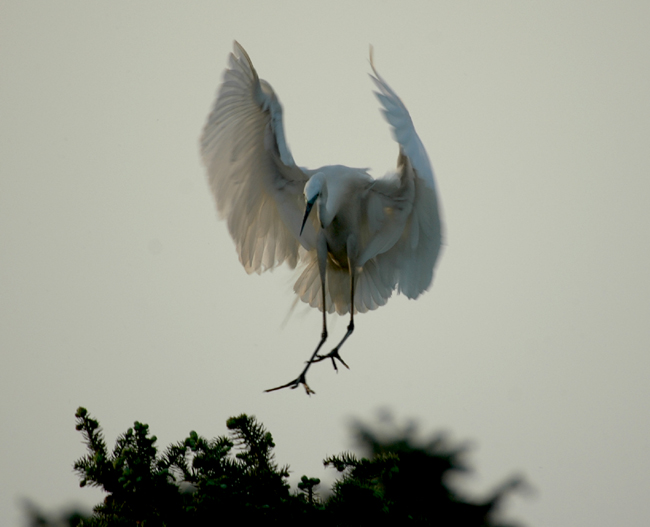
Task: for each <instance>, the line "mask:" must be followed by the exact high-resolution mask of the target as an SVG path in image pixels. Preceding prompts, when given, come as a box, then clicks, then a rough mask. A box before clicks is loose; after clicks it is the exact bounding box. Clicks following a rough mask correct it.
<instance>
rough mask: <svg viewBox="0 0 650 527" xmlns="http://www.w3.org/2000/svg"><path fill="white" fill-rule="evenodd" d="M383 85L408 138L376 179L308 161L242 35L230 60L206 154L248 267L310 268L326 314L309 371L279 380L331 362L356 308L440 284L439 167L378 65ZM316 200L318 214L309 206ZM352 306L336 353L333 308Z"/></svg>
mask: <svg viewBox="0 0 650 527" xmlns="http://www.w3.org/2000/svg"><path fill="white" fill-rule="evenodd" d="M370 65H371V67H372V71H373V73H374V75H371V78H372V80H373V81H374V83H375V86H376V87H377V90H378V92H376V93H375V95H376V96H377V98H378V99H379V102H380V103H381V105H382V106H383V109H382V111H383V114H384V116H385V118H386V120H387V121H388V122H389V124H390V125H391V127H392V132H393V137H394V139H395V140H396V141H397V143H398V145H399V154H398V158H397V168H396V170H394V171H392V172H390V173H388V174H387V175H386V176H384V177H383V178H381V179H374V178H373V177H372V176H370V175H369V174H368V173H367V172H366V170H364V169H359V168H350V167H346V166H341V165H332V166H324V167H321V168H318V169H315V170H312V169H307V168H301V167H298V166H297V165H296V164H295V162H294V160H293V157H292V155H291V152H290V151H289V148H288V146H287V142H286V139H285V134H284V126H283V121H282V106H281V105H280V101H279V100H278V97H277V96H276V94H275V92H274V91H273V89H272V88H271V85H270V84H269V83H268V82H266V81H264V80H262V79H260V78H259V77H258V75H257V72H256V71H255V68H254V67H253V64H252V62H251V60H250V58H249V56H248V54H247V53H246V51H245V50H244V48H243V47H242V46H241V45H239V43H237V42H235V43H234V52H233V53H231V54H230V57H229V67H228V69H227V70H226V71H225V73H224V79H223V84H222V85H221V87H220V88H219V91H218V94H217V99H216V102H215V104H214V108H213V110H212V112H211V113H210V116H209V117H208V121H207V123H206V125H205V128H204V130H203V135H202V137H201V153H202V156H203V161H204V163H205V166H206V168H207V174H208V179H209V181H210V186H211V188H212V191H213V192H214V197H215V199H216V204H217V209H218V212H219V215H220V217H221V218H225V219H226V220H227V223H228V230H229V231H230V234H231V236H232V238H233V240H234V241H235V244H236V246H237V251H238V253H239V259H240V261H241V263H242V265H243V266H244V268H245V269H246V271H247V272H248V273H252V272H256V273H261V272H263V271H266V270H268V269H272V268H274V267H276V266H278V265H280V264H282V263H285V262H286V263H287V264H288V265H289V267H291V268H295V267H296V266H300V269H299V275H298V279H297V280H296V283H295V285H294V291H295V292H296V294H297V295H298V296H299V298H300V299H301V300H302V301H303V302H306V303H308V304H309V305H310V306H312V307H316V308H318V309H320V310H321V311H322V312H323V330H322V334H321V338H320V341H319V342H318V345H317V347H316V350H315V351H314V352H313V353H312V355H311V357H310V359H309V361H308V362H307V365H306V366H305V368H304V369H303V370H302V372H301V373H300V375H299V376H298V377H297V378H296V379H294V380H292V381H291V382H288V383H287V384H284V385H282V386H278V387H277V388H272V389H271V390H267V391H273V390H279V389H281V388H288V387H291V388H296V387H298V386H299V385H300V384H302V385H303V386H304V388H305V390H306V391H307V393H308V394H310V393H314V392H313V391H312V390H311V388H310V387H309V385H308V384H307V379H306V375H307V370H308V369H309V367H310V366H311V365H312V364H313V363H314V362H319V361H321V360H324V359H327V358H329V359H331V360H332V364H333V365H334V368H335V369H337V367H336V361H337V360H338V361H340V362H341V363H342V364H343V365H345V366H346V367H347V364H345V362H344V361H343V359H341V357H340V355H339V350H340V348H341V346H342V345H343V343H344V342H345V341H346V340H347V339H348V337H349V336H350V335H351V334H352V332H353V330H354V313H355V311H357V312H360V313H364V312H366V311H368V310H372V309H376V308H377V307H379V306H382V305H384V304H385V303H386V302H387V300H388V298H389V297H390V296H391V294H392V293H393V291H394V290H395V289H397V291H398V292H400V293H403V294H404V295H406V296H407V297H408V298H417V297H418V296H419V295H420V294H421V293H422V292H424V291H425V290H426V289H428V288H429V286H430V285H431V281H432V279H433V269H434V266H435V264H436V260H437V259H438V255H439V253H440V247H441V222H440V214H439V210H438V199H437V196H436V185H435V182H434V178H433V170H432V169H431V164H430V163H429V158H428V156H427V153H426V151H425V149H424V146H423V145H422V142H421V141H420V138H419V137H418V135H417V133H416V132H415V128H414V127H413V122H412V121H411V117H410V115H409V113H408V111H407V110H406V107H405V106H404V104H403V103H402V101H401V100H400V98H399V97H398V96H397V95H396V94H395V92H394V91H393V90H392V89H391V88H390V87H389V86H388V84H387V83H386V82H385V81H384V80H383V79H382V77H381V76H380V75H379V74H378V73H377V70H376V69H375V66H374V64H373V60H372V53H371V56H370ZM312 208H313V209H315V211H316V214H310V212H311V211H312ZM334 311H336V312H337V313H338V314H339V315H344V314H346V313H350V323H349V325H348V327H347V332H346V333H345V336H344V337H343V339H342V340H341V341H340V342H339V343H338V345H337V346H336V347H335V348H334V349H332V351H330V352H329V353H328V354H326V355H320V354H319V351H320V349H321V347H322V346H323V344H324V343H325V340H326V339H327V322H326V314H327V313H328V312H330V313H332V312H334Z"/></svg>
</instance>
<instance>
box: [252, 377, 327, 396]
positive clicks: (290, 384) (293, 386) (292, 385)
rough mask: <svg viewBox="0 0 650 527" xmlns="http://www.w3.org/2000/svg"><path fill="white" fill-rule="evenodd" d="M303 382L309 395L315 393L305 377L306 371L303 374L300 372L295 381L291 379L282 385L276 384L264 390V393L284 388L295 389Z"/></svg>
mask: <svg viewBox="0 0 650 527" xmlns="http://www.w3.org/2000/svg"><path fill="white" fill-rule="evenodd" d="M301 384H302V385H303V386H304V388H305V392H306V393H307V395H311V394H312V393H313V394H315V393H316V392H315V391H314V390H312V389H311V388H310V387H309V385H308V384H307V380H306V379H305V374H304V372H303V373H302V374H300V376H299V377H297V378H295V379H294V380H293V381H289V382H288V383H287V384H283V385H282V386H276V387H275V388H269V389H268V390H264V393H268V392H274V391H276V390H282V389H283V388H291V389H292V390H295V389H296V388H298V386H300V385H301Z"/></svg>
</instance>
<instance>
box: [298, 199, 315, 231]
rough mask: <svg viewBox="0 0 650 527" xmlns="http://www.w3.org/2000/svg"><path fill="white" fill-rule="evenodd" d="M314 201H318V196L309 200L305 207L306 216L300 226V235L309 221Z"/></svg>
mask: <svg viewBox="0 0 650 527" xmlns="http://www.w3.org/2000/svg"><path fill="white" fill-rule="evenodd" d="M314 203H316V198H314V199H313V200H311V201H308V202H307V207H306V208H305V216H304V217H303V219H302V226H301V227H300V236H302V230H303V229H304V228H305V223H307V218H308V217H309V213H310V212H311V209H312V207H313V206H314Z"/></svg>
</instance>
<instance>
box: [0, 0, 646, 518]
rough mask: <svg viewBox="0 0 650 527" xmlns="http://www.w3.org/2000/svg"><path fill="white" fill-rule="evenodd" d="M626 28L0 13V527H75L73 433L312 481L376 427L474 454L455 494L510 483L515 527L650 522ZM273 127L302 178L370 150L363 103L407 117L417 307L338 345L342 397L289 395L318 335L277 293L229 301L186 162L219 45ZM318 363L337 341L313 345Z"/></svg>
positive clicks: (305, 10)
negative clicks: (384, 412) (270, 105)
mask: <svg viewBox="0 0 650 527" xmlns="http://www.w3.org/2000/svg"><path fill="white" fill-rule="evenodd" d="M649 20H650V4H649V3H648V2H645V1H638V2H632V1H628V2H591V1H576V2H563V1H547V2H535V3H533V2H520V1H518V2H514V1H510V2H505V1H504V2H434V1H426V2H424V1H423V2H405V1H400V2H390V1H384V2H379V1H377V2H361V1H355V2H331V1H330V2H321V3H318V4H317V3H310V2H217V1H211V2H207V1H204V2H198V1H196V2H161V1H156V2H125V1H112V2H86V1H78V2H73V1H59V2H44V1H43V2H18V1H3V2H1V3H0V75H1V81H0V353H1V355H0V361H1V362H0V411H1V422H2V427H1V429H0V445H1V449H0V478H1V479H0V524H2V525H16V524H18V522H19V518H20V500H21V499H23V498H30V499H32V500H34V501H35V502H36V503H38V504H39V505H42V506H44V507H45V508H46V509H49V510H56V509H57V508H58V507H59V506H61V505H63V504H65V503H69V502H76V503H83V504H88V505H92V504H95V503H97V502H98V501H99V500H100V499H102V494H101V493H100V492H99V491H96V490H92V489H80V488H79V487H78V479H77V477H76V476H75V475H74V474H73V472H72V463H73V462H74V461H75V460H76V459H77V458H79V457H81V456H82V455H83V454H84V452H85V450H84V446H83V444H82V442H81V436H80V435H79V433H78V432H76V431H75V429H74V412H75V410H76V408H77V407H78V406H80V405H83V406H85V407H87V408H88V409H89V411H90V412H91V413H92V414H93V415H94V416H96V417H97V418H98V419H99V420H100V423H101V424H102V425H103V427H104V430H105V433H106V437H107V441H108V444H109V445H110V446H111V447H112V445H113V443H114V440H115V438H116V436H117V435H118V434H119V433H121V432H124V431H125V430H126V429H127V428H128V427H129V426H131V425H132V424H133V421H135V420H139V421H142V422H145V423H148V424H149V425H150V426H151V430H152V432H153V433H154V434H155V435H157V437H158V439H159V441H158V444H159V446H160V447H165V446H167V445H168V444H169V443H170V442H172V441H178V440H181V439H183V438H184V437H185V436H186V435H187V433H188V432H189V431H190V430H196V431H197V432H198V433H200V434H202V435H205V436H208V437H213V436H217V435H222V434H224V433H225V432H226V427H225V420H226V419H227V418H228V417H229V416H231V415H236V414H239V413H242V412H245V413H249V414H254V415H255V416H257V417H258V418H259V419H260V420H261V421H262V422H263V423H264V424H265V425H266V426H267V427H268V428H269V429H270V431H271V432H272V433H273V435H274V437H275V440H276V443H277V459H278V461H279V462H280V463H281V464H284V463H289V464H290V465H291V467H292V470H293V476H292V478H293V481H295V480H296V479H298V478H299V477H300V476H301V475H302V474H307V475H310V476H317V477H321V478H323V479H327V480H331V477H333V476H334V473H333V472H332V471H330V472H325V471H324V470H323V468H322V464H321V462H322V459H323V458H324V457H325V456H326V455H331V454H335V453H339V452H340V451H342V450H345V449H348V448H350V447H352V446H353V445H352V443H351V440H350V437H349V431H348V425H349V423H350V421H351V420H352V419H353V418H361V419H365V420H372V419H373V417H374V416H375V415H376V412H377V410H378V409H380V408H388V409H390V410H391V411H392V412H393V413H394V415H395V416H396V417H397V419H398V420H399V421H403V420H406V419H408V418H412V419H415V420H416V421H417V422H418V423H419V424H420V426H421V428H422V431H423V432H424V433H433V432H437V431H441V430H445V431H448V432H449V434H450V438H451V439H452V440H455V441H459V442H464V441H470V442H471V444H473V445H474V448H473V450H471V452H470V455H469V457H468V461H469V463H470V464H471V465H472V466H473V467H474V468H475V469H476V472H475V473H474V474H473V475H472V476H468V477H467V478H466V479H465V480H464V481H463V483H464V484H465V485H466V488H468V489H471V490H472V491H473V492H477V493H484V492H487V491H489V490H491V489H492V488H493V486H494V485H496V484H498V483H500V482H502V480H503V479H504V478H506V477H508V476H510V475H513V474H521V475H523V476H525V477H526V479H527V480H528V481H529V483H530V484H531V486H532V487H533V488H534V493H533V494H531V495H529V496H523V495H522V496H515V497H513V498H512V499H510V500H509V501H508V502H507V503H506V504H505V505H506V512H507V517H508V518H510V519H512V520H519V521H521V522H522V523H525V524H527V525H531V526H532V525H535V526H546V525H548V526H572V527H579V526H587V525H588V526H590V527H593V526H600V525H602V526H610V525H647V524H648V523H650V501H648V494H649V491H650V480H649V478H648V474H649V473H650V454H649V453H648V452H649V447H650V439H649V438H650V424H649V420H648V416H649V415H650V382H649V378H650V357H649V354H648V351H649V348H650V329H649V327H650V277H649V272H648V271H649V269H650V249H649V241H650V221H649V220H650V213H649V211H648V203H649V202H650V199H649V198H650V178H649V174H650V147H649V145H648V143H649V139H650V32H649V31H648V21H649ZM233 39H237V40H238V41H239V42H241V44H242V45H243V46H244V47H245V48H246V50H247V51H248V52H249V54H250V56H251V58H252V60H253V63H254V64H255V66H256V68H257V71H258V72H259V74H260V76H261V77H262V78H265V79H267V80H268V81H269V82H270V83H271V84H272V85H273V87H274V88H275V90H276V92H277V93H278V94H279V97H280V99H281V101H282V102H283V104H284V106H285V127H286V133H287V138H288V141H289V145H290V147H291V150H292V152H293V155H294V158H295V159H296V161H297V162H298V164H300V165H303V166H309V167H317V166H320V165H323V164H339V163H340V164H348V165H352V166H362V167H365V166H369V167H372V169H373V173H374V174H376V175H382V174H383V173H384V172H385V171H386V170H388V169H389V168H391V167H393V166H394V164H395V161H396V155H397V149H396V145H395V144H394V143H393V142H392V140H391V138H390V133H389V129H388V125H387V124H386V123H385V122H384V121H383V119H382V118H381V116H380V114H379V112H378V103H377V101H376V100H375V99H374V97H373V96H372V95H371V89H372V85H371V82H370V80H369V78H368V76H367V73H368V72H369V71H370V67H369V64H368V45H369V44H372V45H373V46H374V48H375V60H376V65H377V68H378V70H379V72H380V73H381V74H382V75H383V76H384V77H385V79H386V80H387V81H388V82H389V83H390V85H391V86H392V87H393V88H394V89H395V91H396V92H397V93H398V94H399V95H400V97H401V98H402V99H403V101H404V102H405V104H406V106H407V107H408V109H409V111H410V113H411V115H412V117H413V120H414V122H415V126H416V128H417V130H418V132H419V134H420V137H421V138H422V141H423V142H424V144H425V145H426V147H427V149H428V152H429V156H430V158H431V160H432V163H433V166H434V169H435V172H436V177H437V181H438V186H439V190H440V197H441V202H442V207H443V213H444V223H445V228H446V240H447V244H446V246H445V248H444V251H443V254H442V258H441V260H440V262H439V265H438V268H437V272H436V277H435V280H434V284H433V288H432V289H431V291H430V292H428V293H427V294H425V295H424V296H423V297H421V298H420V299H418V300H417V301H408V300H406V299H405V298H402V297H395V298H393V299H391V300H390V301H389V303H388V304H387V305H386V306H385V307H383V308H380V309H379V310H377V311H375V312H371V313H369V314H365V315H362V316H360V317H359V318H358V320H357V324H356V331H355V333H354V335H353V336H352V338H351V339H350V340H349V341H348V343H347V344H346V346H345V347H344V348H343V357H344V358H345V360H346V361H347V363H348V364H349V365H350V367H351V370H350V371H347V370H346V371H342V372H340V373H339V374H338V375H336V374H335V373H334V372H333V371H332V369H331V368H330V367H329V366H328V365H321V366H319V367H314V368H313V370H312V371H310V376H309V380H310V385H311V386H312V388H314V390H315V391H316V392H317V395H315V396H313V397H311V398H310V397H307V396H306V395H305V394H304V392H303V391H302V390H300V391H298V390H295V391H291V390H284V391H282V392H277V393H273V394H265V393H263V389H265V388H270V387H273V386H276V385H278V384H282V383H285V382H287V381H289V380H290V379H293V378H294V377H295V376H296V375H297V373H298V372H299V370H300V368H301V367H302V363H303V361H304V360H306V358H307V357H308V355H309V354H310V353H311V352H312V350H313V347H314V346H315V344H316V342H317V341H318V338H319V332H320V316H319V313H318V312H317V311H315V310H309V309H308V308H305V307H303V305H300V306H298V307H297V309H296V310H295V311H294V314H293V315H292V316H291V317H290V318H289V320H288V322H287V324H286V325H285V326H283V321H284V320H285V318H286V317H287V313H288V312H289V309H290V307H291V305H292V303H293V301H294V296H293V294H292V292H291V284H292V277H293V275H292V273H291V272H288V271H286V270H284V269H279V270H277V271H275V272H273V273H267V274H265V275H262V276H257V275H253V276H248V275H247V274H246V273H245V271H244V270H243V268H242V267H241V265H240V264H239V261H238V258H237V255H236V253H235V249H234V244H233V243H232V241H231V239H230V237H229V236H228V233H227V230H226V226H225V224H224V223H223V222H218V221H217V218H216V212H215V207H214V204H213V202H212V197H211V195H210V193H209V191H208V186H207V183H206V181H205V176H204V171H203V168H202V166H201V163H200V160H199V154H198V138H199V135H200V132H201V128H202V126H203V124H204V121H205V118H206V116H207V114H208V112H209V110H210V107H211V105H212V102H213V99H214V95H215V93H216V89H217V86H218V84H219V83H220V81H221V75H222V73H223V70H224V69H225V67H226V63H227V56H228V53H229V52H230V51H231V49H232V41H233ZM332 323H333V326H332V331H331V335H332V340H333V341H335V340H338V339H339V338H340V337H341V336H342V334H343V332H344V330H345V326H346V325H347V319H344V320H336V319H335V318H332Z"/></svg>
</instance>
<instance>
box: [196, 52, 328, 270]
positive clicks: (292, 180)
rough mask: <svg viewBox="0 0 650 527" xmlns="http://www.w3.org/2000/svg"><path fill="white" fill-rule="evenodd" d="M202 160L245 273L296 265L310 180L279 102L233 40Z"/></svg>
mask: <svg viewBox="0 0 650 527" xmlns="http://www.w3.org/2000/svg"><path fill="white" fill-rule="evenodd" d="M201 155H202V157H203V162H204V163H205V166H206V168H207V173H208V179H209V181H210V186H211V188H212V191H213V194H214V197H215V200H216V203H217V210H218V211H219V215H220V217H221V218H226V220H227V222H228V230H229V231H230V234H231V236H232V238H233V240H235V244H236V245H237V251H238V252H239V259H240V261H241V263H242V265H243V266H244V268H245V269H246V271H247V272H248V273H251V272H253V271H255V272H257V273H261V272H262V271H265V270H267V269H271V268H273V267H275V266H277V265H279V264H281V263H282V262H287V263H288V264H289V265H290V266H291V267H295V265H296V263H297V261H298V258H299V254H298V251H299V247H300V245H302V246H303V247H304V248H305V249H311V248H312V247H314V246H315V239H316V232H315V229H314V227H313V225H312V224H310V223H309V222H308V223H307V225H306V226H305V229H304V231H303V233H302V236H301V235H300V226H301V222H302V216H303V213H304V208H305V200H304V196H303V189H304V186H305V182H306V181H307V180H308V179H309V176H308V175H307V174H306V173H305V172H303V171H302V170H301V169H300V168H298V167H297V166H296V164H295V163H294V161H293V157H292V156H291V152H290V151H289V149H288V147H287V144H286V141H285V137H284V128H283V124H282V106H281V105H280V102H279V100H278V98H277V97H276V95H275V93H274V92H273V89H272V88H271V86H270V85H269V84H268V83H267V82H266V81H264V80H261V79H260V78H259V77H258V76H257V72H256V71H255V68H254V67H253V64H252V63H251V60H250V58H249V57H248V54H247V53H246V51H245V50H244V48H243V47H241V46H240V45H239V43H237V42H235V43H234V52H233V53H231V54H230V59H229V67H228V69H227V70H226V72H225V73H224V78H223V84H222V85H221V87H220V88H219V92H218V94H217V100H216V102H215V104H214V108H213V110H212V113H210V116H209V117H208V121H207V123H206V125H205V128H204V130H203V135H202V136H201Z"/></svg>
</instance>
